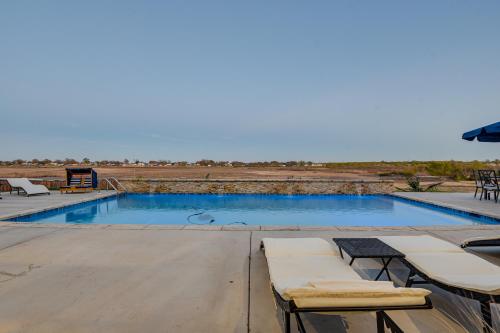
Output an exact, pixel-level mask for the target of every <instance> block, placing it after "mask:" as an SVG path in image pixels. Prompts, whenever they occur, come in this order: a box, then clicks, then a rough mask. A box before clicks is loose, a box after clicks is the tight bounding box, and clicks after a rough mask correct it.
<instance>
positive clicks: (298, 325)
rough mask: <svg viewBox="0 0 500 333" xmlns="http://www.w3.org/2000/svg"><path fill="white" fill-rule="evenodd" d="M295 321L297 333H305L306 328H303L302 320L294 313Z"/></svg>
mask: <svg viewBox="0 0 500 333" xmlns="http://www.w3.org/2000/svg"><path fill="white" fill-rule="evenodd" d="M295 320H297V328H298V329H299V333H306V328H305V327H304V323H303V322H302V318H300V315H299V313H298V312H295Z"/></svg>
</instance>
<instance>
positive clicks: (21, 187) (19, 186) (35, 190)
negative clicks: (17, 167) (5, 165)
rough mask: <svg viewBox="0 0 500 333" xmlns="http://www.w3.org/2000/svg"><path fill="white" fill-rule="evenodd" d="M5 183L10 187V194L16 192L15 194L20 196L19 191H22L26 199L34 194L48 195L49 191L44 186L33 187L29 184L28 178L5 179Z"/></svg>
mask: <svg viewBox="0 0 500 333" xmlns="http://www.w3.org/2000/svg"><path fill="white" fill-rule="evenodd" d="M7 183H9V185H10V193H11V194H12V191H17V194H20V191H23V192H24V193H25V194H26V196H27V197H29V196H31V195H35V194H48V195H50V191H49V189H48V188H46V187H45V186H44V185H35V184H33V183H31V182H30V181H29V180H28V178H7Z"/></svg>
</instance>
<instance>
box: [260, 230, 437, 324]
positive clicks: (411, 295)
mask: <svg viewBox="0 0 500 333" xmlns="http://www.w3.org/2000/svg"><path fill="white" fill-rule="evenodd" d="M261 248H262V249H264V251H265V255H266V259H267V264H268V268H269V275H270V278H271V288H272V292H273V294H274V297H275V299H276V304H277V305H278V306H279V307H280V308H281V309H282V311H283V312H284V314H285V316H284V317H285V322H284V328H285V332H286V333H289V332H290V314H292V313H293V314H294V315H295V318H296V321H297V326H298V328H299V330H300V332H305V328H304V325H303V322H302V319H301V317H300V313H301V312H302V313H304V312H350V311H375V312H376V317H377V332H384V326H387V327H389V328H390V329H391V331H394V332H402V331H401V330H400V328H399V327H398V326H397V324H396V323H395V322H394V321H393V320H392V319H391V318H390V317H389V316H388V315H387V314H386V313H385V312H384V311H388V310H390V311H393V310H410V309H430V308H432V305H431V302H430V299H429V298H428V295H429V294H430V291H428V290H425V289H420V288H396V287H395V286H394V285H393V283H392V282H390V281H369V280H364V279H362V278H361V277H360V276H359V275H358V274H357V273H356V272H355V271H354V270H353V269H352V268H351V267H350V266H349V265H348V264H347V263H346V262H344V260H342V258H341V257H340V254H339V252H338V251H337V250H336V248H334V247H333V246H332V244H330V243H329V242H327V241H326V240H324V239H321V238H264V239H263V240H262V244H261Z"/></svg>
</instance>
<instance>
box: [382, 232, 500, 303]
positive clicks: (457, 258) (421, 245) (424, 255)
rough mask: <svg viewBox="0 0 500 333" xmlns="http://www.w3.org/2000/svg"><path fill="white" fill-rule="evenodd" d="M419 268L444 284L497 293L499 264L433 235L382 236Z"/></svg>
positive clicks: (499, 286) (385, 241)
mask: <svg viewBox="0 0 500 333" xmlns="http://www.w3.org/2000/svg"><path fill="white" fill-rule="evenodd" d="M377 238H378V239H380V240H381V241H383V242H384V243H386V244H388V245H390V246H392V247H393V248H395V249H396V250H398V251H400V252H402V253H404V254H405V255H406V258H405V259H406V260H407V261H408V262H409V263H411V264H412V265H413V266H415V268H417V269H418V270H419V271H421V272H422V273H424V274H425V275H427V276H428V277H430V278H431V279H433V280H436V281H438V282H441V283H443V284H446V285H449V286H453V287H458V288H463V289H467V290H472V291H477V292H481V293H485V294H491V295H500V267H498V266H497V265H494V264H492V263H490V262H489V261H486V260H484V259H482V258H480V257H478V256H476V255H473V254H471V253H468V252H466V251H464V250H463V249H461V248H460V247H458V246H456V245H454V244H452V243H449V242H447V241H444V240H441V239H439V238H435V237H432V236H428V235H425V236H381V237H377Z"/></svg>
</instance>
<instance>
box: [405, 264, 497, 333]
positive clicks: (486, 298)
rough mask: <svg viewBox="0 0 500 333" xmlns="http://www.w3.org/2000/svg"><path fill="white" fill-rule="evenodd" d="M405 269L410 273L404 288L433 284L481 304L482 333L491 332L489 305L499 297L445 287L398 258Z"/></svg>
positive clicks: (445, 285)
mask: <svg viewBox="0 0 500 333" xmlns="http://www.w3.org/2000/svg"><path fill="white" fill-rule="evenodd" d="M398 259H399V260H400V261H401V262H402V263H403V264H404V265H405V266H406V267H408V268H409V269H410V273H409V275H408V278H407V280H406V284H405V287H411V286H413V285H415V284H433V285H435V286H437V287H439V288H441V289H444V290H446V291H449V292H451V293H453V294H456V295H458V296H462V297H465V298H469V299H473V300H476V301H478V302H479V303H480V304H481V315H482V316H483V320H484V321H485V322H486V324H487V326H484V327H483V330H484V332H491V330H490V328H491V327H492V321H491V309H490V304H495V303H500V295H489V294H484V293H480V292H477V291H473V290H468V289H465V288H459V287H454V286H450V285H447V284H445V283H442V282H439V281H437V280H434V279H433V278H431V277H429V276H428V275H426V274H425V273H423V272H422V271H420V270H418V269H417V268H416V267H415V266H413V265H412V264H411V263H410V262H408V261H407V260H406V259H404V258H398ZM415 278H420V279H421V280H415Z"/></svg>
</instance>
